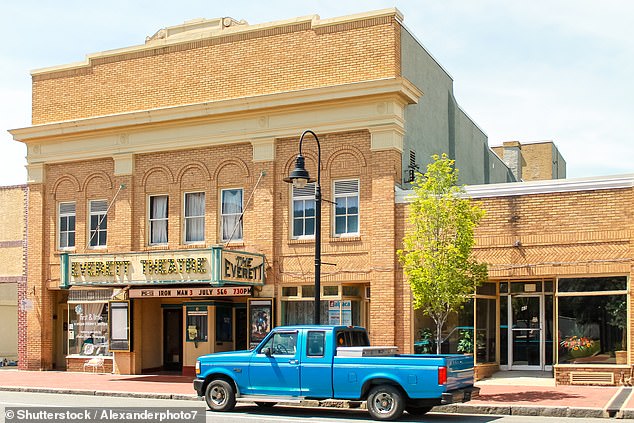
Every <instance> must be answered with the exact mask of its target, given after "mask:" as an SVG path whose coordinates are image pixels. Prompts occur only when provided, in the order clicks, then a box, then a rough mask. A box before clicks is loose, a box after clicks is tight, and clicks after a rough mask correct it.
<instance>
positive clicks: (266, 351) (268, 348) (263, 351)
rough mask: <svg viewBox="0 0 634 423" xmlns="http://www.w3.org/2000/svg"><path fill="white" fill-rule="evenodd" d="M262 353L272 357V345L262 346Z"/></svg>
mask: <svg viewBox="0 0 634 423" xmlns="http://www.w3.org/2000/svg"><path fill="white" fill-rule="evenodd" d="M262 354H264V355H265V356H267V357H270V356H271V355H272V354H271V348H270V347H266V348H262Z"/></svg>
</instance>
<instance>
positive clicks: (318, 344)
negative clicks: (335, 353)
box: [306, 331, 326, 357]
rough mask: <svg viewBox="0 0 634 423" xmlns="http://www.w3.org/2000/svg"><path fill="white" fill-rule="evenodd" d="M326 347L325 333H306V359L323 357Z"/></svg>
mask: <svg viewBox="0 0 634 423" xmlns="http://www.w3.org/2000/svg"><path fill="white" fill-rule="evenodd" d="M325 347H326V332H312V331H311V332H308V336H307V338H306V355H307V356H308V357H323V356H324V348H325Z"/></svg>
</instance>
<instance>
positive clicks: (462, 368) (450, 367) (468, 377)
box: [397, 354, 475, 391]
mask: <svg viewBox="0 0 634 423" xmlns="http://www.w3.org/2000/svg"><path fill="white" fill-rule="evenodd" d="M397 357H409V358H426V359H427V360H426V363H427V364H428V365H431V364H432V363H434V361H432V360H431V359H436V360H437V361H436V362H438V365H443V364H444V365H445V366H446V367H447V385H446V386H447V391H453V390H455V389H460V388H466V387H470V386H473V381H474V377H475V372H474V369H473V365H474V363H473V356H472V355H466V354H442V355H436V354H398V355H397ZM440 359H442V360H440ZM443 362H444V363H443Z"/></svg>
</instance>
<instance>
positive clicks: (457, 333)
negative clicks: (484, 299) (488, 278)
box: [414, 299, 495, 354]
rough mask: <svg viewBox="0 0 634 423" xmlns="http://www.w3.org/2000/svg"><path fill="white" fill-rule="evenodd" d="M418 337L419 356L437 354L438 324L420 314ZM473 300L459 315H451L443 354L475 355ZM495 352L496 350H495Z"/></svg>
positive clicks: (416, 350) (446, 329) (415, 349)
mask: <svg viewBox="0 0 634 423" xmlns="http://www.w3.org/2000/svg"><path fill="white" fill-rule="evenodd" d="M419 322H420V323H418V324H417V327H419V328H420V329H419V330H418V334H417V335H418V336H417V337H416V340H415V341H414V352H415V353H417V354H435V353H436V335H435V334H436V324H435V323H434V321H433V320H432V319H431V318H430V317H428V316H425V315H423V314H422V313H420V315H419ZM473 347H474V344H473V299H470V300H468V301H467V302H465V303H464V305H463V307H462V309H461V310H460V312H459V313H453V314H451V315H450V316H449V317H448V319H447V323H445V327H444V329H443V342H442V346H441V353H442V354H459V353H473V351H474V349H473ZM494 351H495V349H494Z"/></svg>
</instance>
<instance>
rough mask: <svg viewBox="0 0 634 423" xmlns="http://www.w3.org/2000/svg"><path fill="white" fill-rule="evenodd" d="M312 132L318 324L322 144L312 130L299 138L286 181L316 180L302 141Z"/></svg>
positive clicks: (296, 183)
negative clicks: (291, 168) (308, 164)
mask: <svg viewBox="0 0 634 423" xmlns="http://www.w3.org/2000/svg"><path fill="white" fill-rule="evenodd" d="M306 134H311V135H312V136H313V138H315V141H317V181H316V182H317V185H316V186H315V209H316V210H315V317H314V319H313V321H314V323H315V324H316V325H318V324H319V323H320V322H319V320H320V313H319V312H320V308H321V307H320V304H319V303H320V300H321V185H320V183H321V146H320V145H319V138H317V134H315V133H314V132H313V131H311V130H306V131H304V133H303V134H302V136H301V137H300V138H299V154H298V155H297V158H296V159H295V169H293V170H292V171H291V173H290V174H289V175H288V177H287V178H284V182H288V183H292V184H293V186H294V187H297V188H303V187H305V186H306V184H307V183H308V182H315V179H313V178H311V177H310V175H309V174H308V171H307V170H306V167H305V165H304V156H302V143H303V142H304V136H305V135H306Z"/></svg>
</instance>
